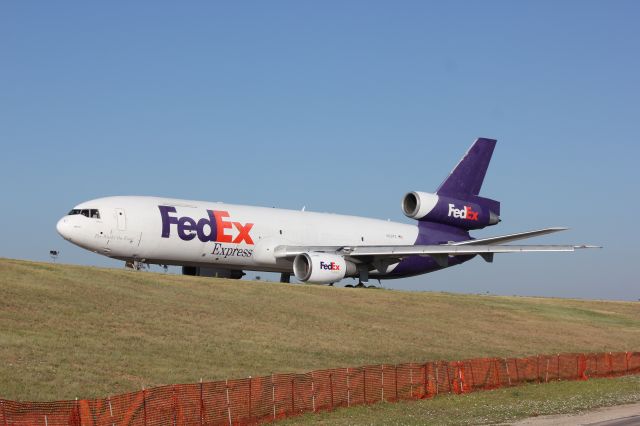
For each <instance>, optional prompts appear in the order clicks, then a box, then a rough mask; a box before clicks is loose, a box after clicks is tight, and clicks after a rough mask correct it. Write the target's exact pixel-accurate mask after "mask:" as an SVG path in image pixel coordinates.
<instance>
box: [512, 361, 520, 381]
mask: <svg viewBox="0 0 640 426" xmlns="http://www.w3.org/2000/svg"><path fill="white" fill-rule="evenodd" d="M513 364H514V365H515V367H516V382H517V383H518V384H520V370H518V358H513Z"/></svg>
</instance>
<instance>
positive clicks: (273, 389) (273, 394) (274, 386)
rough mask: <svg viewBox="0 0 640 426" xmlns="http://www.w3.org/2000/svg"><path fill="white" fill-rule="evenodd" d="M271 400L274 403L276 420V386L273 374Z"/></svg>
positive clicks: (274, 417)
mask: <svg viewBox="0 0 640 426" xmlns="http://www.w3.org/2000/svg"><path fill="white" fill-rule="evenodd" d="M271 400H272V401H273V419H274V420H275V419H276V384H275V383H274V382H273V373H271Z"/></svg>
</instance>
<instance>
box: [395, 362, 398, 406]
mask: <svg viewBox="0 0 640 426" xmlns="http://www.w3.org/2000/svg"><path fill="white" fill-rule="evenodd" d="M395 382H396V401H398V364H396V365H395Z"/></svg>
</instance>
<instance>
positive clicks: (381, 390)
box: [380, 364, 384, 402]
mask: <svg viewBox="0 0 640 426" xmlns="http://www.w3.org/2000/svg"><path fill="white" fill-rule="evenodd" d="M380 395H381V397H380V399H381V400H382V402H384V364H382V374H381V379H380Z"/></svg>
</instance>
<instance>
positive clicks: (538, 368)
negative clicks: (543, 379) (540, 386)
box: [536, 354, 540, 383]
mask: <svg viewBox="0 0 640 426" xmlns="http://www.w3.org/2000/svg"><path fill="white" fill-rule="evenodd" d="M536 370H537V373H536V374H537V376H536V380H537V381H538V383H540V355H539V354H538V355H537V356H536Z"/></svg>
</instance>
